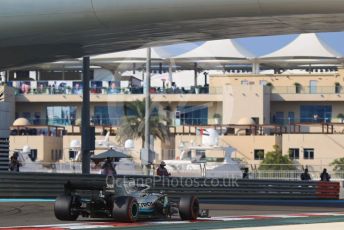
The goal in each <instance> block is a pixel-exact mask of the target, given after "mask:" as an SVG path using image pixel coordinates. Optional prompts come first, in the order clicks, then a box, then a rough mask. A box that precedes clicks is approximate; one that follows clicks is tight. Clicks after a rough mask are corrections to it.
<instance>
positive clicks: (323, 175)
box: [320, 169, 331, 181]
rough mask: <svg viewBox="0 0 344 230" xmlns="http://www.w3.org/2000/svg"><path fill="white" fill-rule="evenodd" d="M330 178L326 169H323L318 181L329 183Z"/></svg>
mask: <svg viewBox="0 0 344 230" xmlns="http://www.w3.org/2000/svg"><path fill="white" fill-rule="evenodd" d="M330 179H331V176H330V174H328V173H327V169H324V170H323V172H322V173H321V174H320V181H330Z"/></svg>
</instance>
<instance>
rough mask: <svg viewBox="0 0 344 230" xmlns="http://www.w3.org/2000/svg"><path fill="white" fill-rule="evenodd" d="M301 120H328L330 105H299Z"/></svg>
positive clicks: (330, 110) (330, 113) (329, 119)
mask: <svg viewBox="0 0 344 230" xmlns="http://www.w3.org/2000/svg"><path fill="white" fill-rule="evenodd" d="M300 114H301V118H300V121H301V122H313V123H318V122H330V121H331V117H332V106H331V105H301V106H300Z"/></svg>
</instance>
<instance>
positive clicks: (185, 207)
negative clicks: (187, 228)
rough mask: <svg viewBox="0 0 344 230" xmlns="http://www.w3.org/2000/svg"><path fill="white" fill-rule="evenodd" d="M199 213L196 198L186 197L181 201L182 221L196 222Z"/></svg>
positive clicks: (180, 213) (180, 214)
mask: <svg viewBox="0 0 344 230" xmlns="http://www.w3.org/2000/svg"><path fill="white" fill-rule="evenodd" d="M198 213H199V201H198V199H197V197H195V196H185V197H182V198H180V201H179V216H180V218H181V219H182V220H196V219H197V217H198Z"/></svg>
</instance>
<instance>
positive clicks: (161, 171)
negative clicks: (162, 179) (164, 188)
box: [156, 161, 171, 176]
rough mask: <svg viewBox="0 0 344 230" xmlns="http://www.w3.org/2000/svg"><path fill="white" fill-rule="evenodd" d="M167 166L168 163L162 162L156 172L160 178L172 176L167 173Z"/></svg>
mask: <svg viewBox="0 0 344 230" xmlns="http://www.w3.org/2000/svg"><path fill="white" fill-rule="evenodd" d="M165 166H166V163H165V162H164V161H161V163H160V166H159V168H158V169H157V170H156V174H157V175H158V176H171V173H169V172H168V171H167V169H166V168H165Z"/></svg>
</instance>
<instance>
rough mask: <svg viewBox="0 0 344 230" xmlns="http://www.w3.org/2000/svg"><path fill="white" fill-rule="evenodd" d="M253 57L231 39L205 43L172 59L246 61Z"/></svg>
mask: <svg viewBox="0 0 344 230" xmlns="http://www.w3.org/2000/svg"><path fill="white" fill-rule="evenodd" d="M253 57H254V55H253V54H252V53H250V52H249V51H247V50H246V49H245V48H243V47H242V46H240V45H239V44H238V43H237V42H236V41H234V40H231V39H225V40H214V41H207V42H205V43H203V44H202V45H200V46H199V47H197V48H195V49H193V50H191V51H189V52H186V53H183V54H181V55H178V56H175V57H173V59H177V60H181V59H183V60H185V61H187V60H189V61H190V60H192V61H194V62H197V61H201V60H212V59H216V60H247V59H249V58H253Z"/></svg>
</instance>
